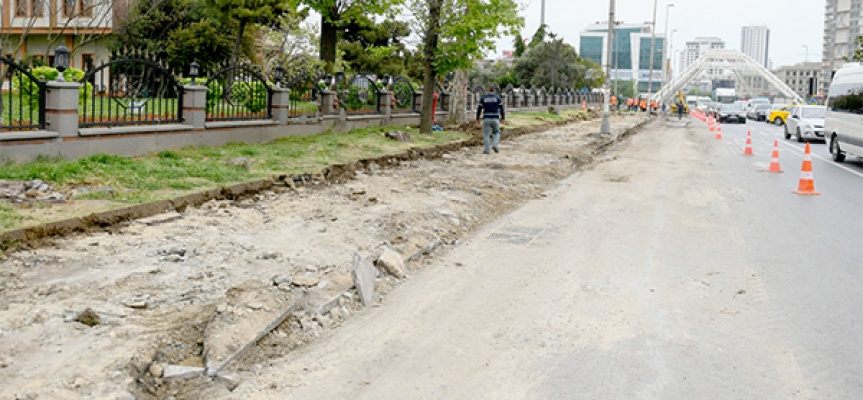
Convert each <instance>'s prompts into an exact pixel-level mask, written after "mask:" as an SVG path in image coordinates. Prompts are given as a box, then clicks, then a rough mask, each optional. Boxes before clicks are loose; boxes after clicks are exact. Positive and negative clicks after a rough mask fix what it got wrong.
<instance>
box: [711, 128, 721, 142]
mask: <svg viewBox="0 0 863 400" xmlns="http://www.w3.org/2000/svg"><path fill="white" fill-rule="evenodd" d="M713 138H714V139H716V140H722V124H717V126H716V135H714V136H713Z"/></svg>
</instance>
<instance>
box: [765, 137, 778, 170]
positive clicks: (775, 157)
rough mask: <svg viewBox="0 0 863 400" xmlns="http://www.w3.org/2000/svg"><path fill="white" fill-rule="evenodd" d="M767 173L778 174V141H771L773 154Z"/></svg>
mask: <svg viewBox="0 0 863 400" xmlns="http://www.w3.org/2000/svg"><path fill="white" fill-rule="evenodd" d="M767 172H772V173H780V172H782V166H781V165H779V140H778V139H773V154H771V155H770V168H768V169H767Z"/></svg>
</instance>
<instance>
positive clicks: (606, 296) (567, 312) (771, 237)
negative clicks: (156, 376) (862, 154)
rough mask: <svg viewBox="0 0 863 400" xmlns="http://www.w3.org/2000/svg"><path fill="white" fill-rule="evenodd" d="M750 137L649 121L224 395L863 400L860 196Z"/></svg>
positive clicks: (857, 189)
mask: <svg viewBox="0 0 863 400" xmlns="http://www.w3.org/2000/svg"><path fill="white" fill-rule="evenodd" d="M738 139H739V138H733V140H734V141H715V140H714V139H713V138H712V136H710V134H709V133H708V132H706V131H705V130H704V129H703V128H698V129H687V128H682V127H679V126H675V125H674V124H658V125H654V126H653V128H652V129H650V130H648V131H646V132H643V133H641V134H639V135H637V136H635V137H634V138H633V139H632V141H631V144H630V145H629V146H628V147H626V148H625V149H623V150H622V151H621V152H620V153H619V159H617V160H616V161H611V162H608V163H604V164H601V165H599V166H598V167H596V168H595V169H593V170H590V171H586V172H583V173H579V174H576V175H574V176H572V177H570V178H568V179H566V180H564V181H563V182H562V183H561V184H560V185H559V187H557V188H556V189H555V190H552V191H550V192H549V196H548V197H547V198H539V199H535V200H533V201H531V202H529V203H527V204H526V205H524V206H523V207H521V208H519V209H518V210H516V211H514V212H513V213H511V214H509V215H507V216H506V217H504V218H502V219H500V220H498V221H496V222H494V223H492V224H489V225H487V226H485V227H484V228H482V229H481V230H480V231H479V232H478V233H477V234H476V235H474V236H472V238H471V239H470V240H468V241H466V242H464V243H462V244H460V245H458V246H456V247H455V248H454V249H452V251H451V252H449V253H448V254H447V255H446V256H444V257H442V258H439V259H437V260H435V261H434V262H432V264H431V265H430V266H429V267H428V268H424V269H423V270H422V271H421V272H419V273H417V274H416V275H415V276H413V277H412V278H411V279H410V280H409V281H407V282H406V283H405V284H403V285H401V286H399V287H398V288H396V289H395V290H394V291H393V292H392V293H390V295H389V296H388V297H387V298H386V299H385V301H384V303H383V304H382V305H381V306H380V307H379V308H377V309H371V310H366V311H363V312H361V313H360V314H359V315H357V316H355V317H354V318H352V319H351V320H349V321H347V322H346V323H344V324H343V325H342V326H341V327H340V328H339V329H338V330H336V331H334V332H333V333H332V334H328V335H326V336H325V337H324V338H322V339H321V340H318V341H317V342H315V343H312V344H310V345H309V346H307V347H305V348H303V349H301V350H298V351H296V352H294V353H290V354H288V355H286V356H284V357H283V358H281V359H276V360H272V361H270V362H269V365H266V366H262V367H261V368H258V369H256V370H254V371H250V372H247V373H244V374H243V375H242V378H241V380H242V383H241V384H240V386H239V387H238V388H237V389H236V390H235V391H234V392H232V393H222V396H223V397H224V398H231V399H273V398H292V399H376V400H385V399H399V400H401V399H443V398H451V399H573V398H583V399H706V398H709V399H735V400H737V399H777V400H778V399H859V398H860V396H861V393H863V375H861V373H860V371H863V335H861V334H860V332H861V330H863V312H861V304H863V291H861V290H860V282H861V281H863V279H861V278H863V275H861V269H860V268H859V266H860V265H861V264H860V262H861V260H863V246H861V241H860V240H861V238H863V223H861V221H863V214H861V213H863V211H861V210H863V208H861V203H860V199H861V198H863V197H861V196H860V190H861V188H863V186H854V185H830V186H829V187H828V186H825V193H824V194H823V196H821V197H820V198H817V197H800V196H796V195H794V194H792V193H791V191H792V190H793V189H794V188H795V187H789V182H788V181H793V178H792V177H788V176H783V177H779V176H770V175H768V174H766V173H764V172H761V171H759V170H758V168H756V166H755V165H753V162H754V159H744V158H743V157H741V155H740V153H739V150H740V149H739V147H738V145H737V142H736V141H737V140H738ZM762 154H763V153H762ZM758 162H761V163H763V160H760V159H759V161H758ZM794 167H798V166H792V165H791V164H790V163H789V164H788V165H787V166H786V169H787V170H790V171H793V170H794V169H795V168H794ZM788 174H793V172H786V174H785V175H788ZM817 176H818V175H817V173H816V177H817ZM855 182H857V181H855ZM791 184H794V182H791ZM816 184H817V183H816ZM828 189H829V193H827V192H826V191H827V190H828Z"/></svg>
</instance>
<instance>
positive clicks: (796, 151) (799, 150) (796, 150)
mask: <svg viewBox="0 0 863 400" xmlns="http://www.w3.org/2000/svg"><path fill="white" fill-rule="evenodd" d="M754 132H758V133H762V134H766V135H768V136H772V133H771V132H767V131H764V130H762V129H761V128H756V129H755V130H754ZM782 135H784V132H781V135H780V136H782ZM783 139H784V138H783ZM779 143H781V144H782V145H783V146H785V147H788V148H789V149H793V150H794V152H793V153H794V154H795V155H796V156H798V157H801V158H802V157H803V151H804V150H803V149H802V148H800V147H797V145H795V144H792V143H789V142H787V141H784V140H779ZM812 157H814V158H817V159H819V160H821V161H824V163H826V164H829V165H832V166H834V167H836V168H839V169H841V170H845V171H847V172H850V173H852V174H854V175H857V176H859V177H861V178H863V173H861V172H857V171H855V170H853V169H851V168H849V167H846V166H844V165H842V164H839V163H836V162H833V160H831V159H829V158H825V157H822V156H820V155H818V154H816V153H815V152H812Z"/></svg>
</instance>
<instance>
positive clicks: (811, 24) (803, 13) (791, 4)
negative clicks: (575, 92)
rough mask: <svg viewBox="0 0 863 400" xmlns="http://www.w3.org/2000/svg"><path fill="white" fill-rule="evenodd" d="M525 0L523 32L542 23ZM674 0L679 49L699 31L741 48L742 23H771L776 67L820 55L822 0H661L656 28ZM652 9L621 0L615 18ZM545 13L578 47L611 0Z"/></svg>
mask: <svg viewBox="0 0 863 400" xmlns="http://www.w3.org/2000/svg"><path fill="white" fill-rule="evenodd" d="M521 2H522V3H523V4H524V9H523V10H522V15H524V17H525V24H526V27H525V30H524V33H525V36H529V35H532V34H533V32H535V31H536V29H537V27H538V26H539V23H540V4H541V0H521ZM671 3H674V7H672V8H671V10H670V17H669V28H668V30H669V36H671V35H670V32H671V30H672V29H677V33H675V34H674V43H673V45H674V52H675V53H676V52H677V51H678V50H682V49H683V48H684V47H685V45H686V41H688V40H692V39H693V38H695V37H696V36H718V37H720V38H722V39H723V40H725V45H726V48H730V49H736V50H740V27H742V26H744V25H767V26H768V27H769V28H770V49H769V54H768V56H769V58H770V59H771V60H772V61H773V66H774V67H779V66H783V65H789V64H795V63H798V62H801V61H804V58H805V52H806V51H805V49H804V48H803V45H807V46H809V61H820V60H821V48H822V40H823V38H822V36H823V33H824V31H823V30H824V0H659V6H658V10H657V13H656V27H657V28H658V29H657V33H660V34H661V33H662V32H663V31H664V29H665V5H666V4H671ZM652 10H653V1H652V0H617V16H616V17H615V19H617V20H618V21H623V22H625V23H642V22H646V21H650V20H651V18H652V12H653V11H652ZM545 19H546V24H548V25H549V29H550V30H551V31H552V32H554V33H557V34H558V35H559V36H561V37H563V39H564V40H566V41H567V42H569V43H570V44H572V45H573V46H575V48H576V49H578V35H579V33H581V31H582V30H583V29H584V28H585V27H586V26H587V25H589V24H591V23H593V22H596V21H607V20H608V0H546V17H545ZM511 48H512V38H504V39H501V40H500V41H499V42H498V51H497V55H498V56H499V55H500V54H501V52H502V51H503V50H505V49H511ZM495 58H496V57H495ZM674 65H675V66H676V65H677V64H676V61H675V64H674Z"/></svg>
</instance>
